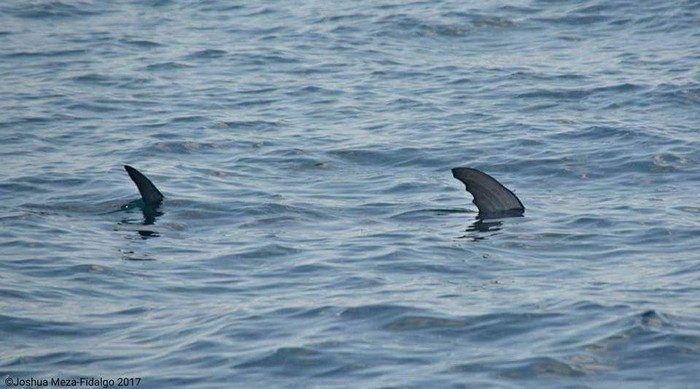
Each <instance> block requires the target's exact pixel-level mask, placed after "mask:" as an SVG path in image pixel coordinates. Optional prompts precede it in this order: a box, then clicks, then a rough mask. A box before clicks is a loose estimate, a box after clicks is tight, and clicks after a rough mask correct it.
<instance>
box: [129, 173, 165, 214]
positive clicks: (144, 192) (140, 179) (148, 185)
mask: <svg viewBox="0 0 700 389" xmlns="http://www.w3.org/2000/svg"><path fill="white" fill-rule="evenodd" d="M124 169H126V172H127V173H129V177H131V180H132V181H134V183H135V184H136V187H137V188H139V193H141V198H143V202H144V204H145V205H146V206H147V207H151V208H157V207H158V206H159V205H160V203H161V202H162V201H163V194H162V193H160V191H159V190H158V188H156V186H155V185H153V183H152V182H151V180H149V179H148V178H147V177H146V176H144V175H143V174H142V173H141V172H140V171H138V170H136V169H134V168H133V167H131V166H129V165H124Z"/></svg>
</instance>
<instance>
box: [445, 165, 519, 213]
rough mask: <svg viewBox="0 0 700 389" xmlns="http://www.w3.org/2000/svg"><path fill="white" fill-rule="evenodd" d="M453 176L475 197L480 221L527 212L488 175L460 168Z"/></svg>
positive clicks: (506, 190) (453, 171) (501, 185)
mask: <svg viewBox="0 0 700 389" xmlns="http://www.w3.org/2000/svg"><path fill="white" fill-rule="evenodd" d="M452 175H454V177H455V178H456V179H458V180H460V181H462V182H463V183H464V185H465V186H466V187H467V192H469V193H471V194H472V196H474V204H476V207H477V208H479V218H480V219H492V218H500V217H510V216H521V215H522V214H523V213H524V212H525V207H524V206H523V203H521V202H520V200H519V199H518V197H517V196H515V194H514V193H513V192H511V191H510V190H509V189H508V188H506V187H505V186H503V184H501V183H500V182H498V181H496V179H495V178H493V177H491V176H489V175H488V174H486V173H484V172H482V171H479V170H476V169H472V168H468V167H458V168H454V169H452Z"/></svg>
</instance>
